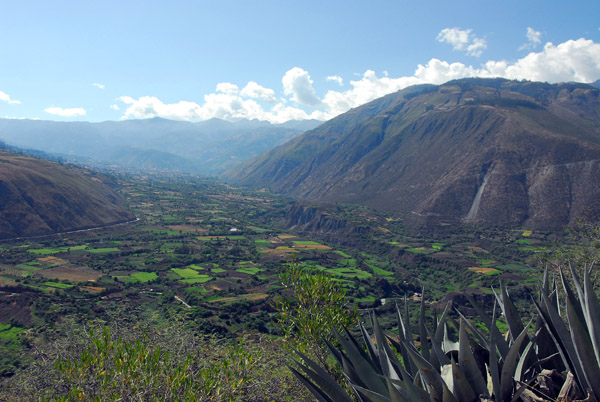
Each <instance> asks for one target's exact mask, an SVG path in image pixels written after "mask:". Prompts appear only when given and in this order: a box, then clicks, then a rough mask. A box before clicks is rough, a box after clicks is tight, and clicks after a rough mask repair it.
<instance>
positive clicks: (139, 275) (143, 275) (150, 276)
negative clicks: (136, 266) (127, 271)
mask: <svg viewBox="0 0 600 402" xmlns="http://www.w3.org/2000/svg"><path fill="white" fill-rule="evenodd" d="M131 277H132V278H134V279H137V280H138V281H140V282H142V283H146V282H150V281H153V280H155V279H158V275H156V272H136V273H135V274H131Z"/></svg>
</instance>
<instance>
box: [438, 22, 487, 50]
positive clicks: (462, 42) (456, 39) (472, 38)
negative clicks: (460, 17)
mask: <svg viewBox="0 0 600 402" xmlns="http://www.w3.org/2000/svg"><path fill="white" fill-rule="evenodd" d="M471 32H472V30H471V29H460V28H444V29H442V30H441V31H440V33H439V34H438V36H437V37H436V39H437V41H438V42H442V43H444V42H445V43H448V44H450V45H452V49H454V50H460V51H465V52H466V53H467V54H468V55H470V56H475V57H479V56H481V53H483V51H484V50H485V49H486V48H487V43H486V41H485V39H481V38H478V37H477V36H476V35H474V34H471Z"/></svg>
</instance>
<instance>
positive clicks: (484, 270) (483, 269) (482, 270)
mask: <svg viewBox="0 0 600 402" xmlns="http://www.w3.org/2000/svg"><path fill="white" fill-rule="evenodd" d="M469 271H473V272H477V273H478V274H487V273H488V272H493V271H498V270H497V269H496V268H486V267H469Z"/></svg>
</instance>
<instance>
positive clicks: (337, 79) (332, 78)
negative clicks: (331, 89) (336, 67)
mask: <svg viewBox="0 0 600 402" xmlns="http://www.w3.org/2000/svg"><path fill="white" fill-rule="evenodd" d="M327 81H334V82H337V83H338V84H339V85H340V86H342V85H344V80H343V79H342V77H340V76H339V75H330V76H328V77H327Z"/></svg>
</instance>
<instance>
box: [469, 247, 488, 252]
mask: <svg viewBox="0 0 600 402" xmlns="http://www.w3.org/2000/svg"><path fill="white" fill-rule="evenodd" d="M469 248H470V249H471V251H474V252H476V253H489V251H487V250H486V249H484V248H481V247H477V246H469Z"/></svg>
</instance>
